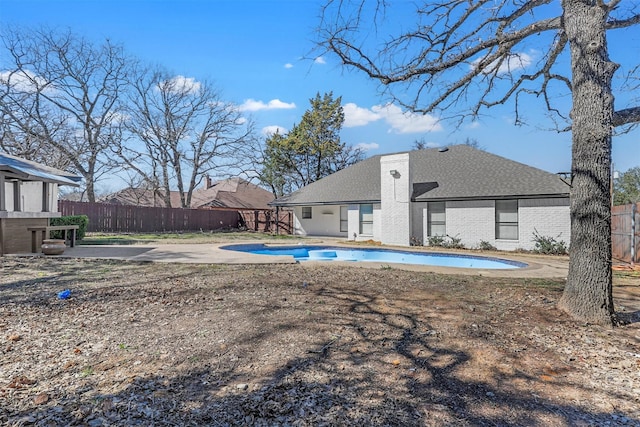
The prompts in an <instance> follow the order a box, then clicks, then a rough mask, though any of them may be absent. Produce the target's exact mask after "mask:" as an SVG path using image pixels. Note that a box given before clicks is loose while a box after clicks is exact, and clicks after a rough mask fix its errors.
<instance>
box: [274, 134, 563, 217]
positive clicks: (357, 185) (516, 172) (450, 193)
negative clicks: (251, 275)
mask: <svg viewBox="0 0 640 427" xmlns="http://www.w3.org/2000/svg"><path fill="white" fill-rule="evenodd" d="M409 156H410V157H411V162H412V165H413V171H412V173H413V183H414V184H413V192H412V200H413V201H430V200H468V199H504V198H534V197H568V196H569V186H568V185H567V184H565V183H564V182H563V181H562V180H561V179H560V177H559V176H558V175H556V174H552V173H549V172H546V171H543V170H541V169H537V168H534V167H531V166H528V165H525V164H523V163H518V162H515V161H513V160H509V159H507V158H504V157H501V156H497V155H495V154H491V153H487V152H486V151H482V150H478V149H475V148H473V147H470V146H468V145H454V146H451V147H448V149H446V150H444V149H438V148H433V149H427V150H415V151H410V152H409ZM381 157H382V156H381V155H378V156H373V157H370V158H368V159H366V160H363V161H361V162H359V163H356V164H355V165H352V166H349V167H348V168H345V169H343V170H341V171H338V172H336V173H334V174H332V175H329V176H327V177H325V178H322V179H320V180H318V181H316V182H314V183H311V184H309V185H307V186H306V187H303V188H301V189H299V190H298V191H296V192H294V193H291V194H289V195H287V196H284V197H281V198H279V199H277V200H275V201H274V202H273V203H272V205H275V206H300V205H323V204H358V203H377V202H380V199H381V198H380V158H381Z"/></svg>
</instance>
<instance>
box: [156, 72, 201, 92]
mask: <svg viewBox="0 0 640 427" xmlns="http://www.w3.org/2000/svg"><path fill="white" fill-rule="evenodd" d="M163 83H166V84H168V85H169V88H171V89H173V91H174V92H183V91H184V92H187V93H197V92H199V91H200V87H201V86H202V85H201V84H200V82H199V81H197V80H196V79H194V78H193V77H185V76H180V75H178V76H175V77H173V78H171V79H170V80H167V81H166V82H162V83H160V84H161V85H162V84H163Z"/></svg>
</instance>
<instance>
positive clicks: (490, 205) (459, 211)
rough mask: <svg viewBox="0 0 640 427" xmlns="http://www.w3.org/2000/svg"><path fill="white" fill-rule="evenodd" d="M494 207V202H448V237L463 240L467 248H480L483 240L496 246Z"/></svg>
mask: <svg viewBox="0 0 640 427" xmlns="http://www.w3.org/2000/svg"><path fill="white" fill-rule="evenodd" d="M494 206H495V203H494V201H493V200H467V201H455V202H447V203H446V219H445V221H446V224H447V235H449V236H452V237H458V238H461V239H462V244H463V245H464V246H465V247H467V248H473V247H476V246H478V245H479V244H480V241H481V240H484V241H487V242H491V243H492V244H494V245H495V208H494Z"/></svg>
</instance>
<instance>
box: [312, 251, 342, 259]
mask: <svg viewBox="0 0 640 427" xmlns="http://www.w3.org/2000/svg"><path fill="white" fill-rule="evenodd" d="M336 257H337V255H336V251H331V250H314V251H309V259H328V258H336Z"/></svg>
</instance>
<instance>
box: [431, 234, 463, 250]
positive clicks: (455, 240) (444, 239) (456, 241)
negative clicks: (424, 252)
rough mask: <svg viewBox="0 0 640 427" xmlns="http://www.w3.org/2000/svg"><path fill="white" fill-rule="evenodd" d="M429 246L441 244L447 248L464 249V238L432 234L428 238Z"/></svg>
mask: <svg viewBox="0 0 640 427" xmlns="http://www.w3.org/2000/svg"><path fill="white" fill-rule="evenodd" d="M428 242H429V246H440V247H443V248H447V249H463V248H464V245H463V244H462V243H461V242H462V239H461V238H459V237H458V236H456V237H451V236H449V235H447V236H431V237H429V239H428Z"/></svg>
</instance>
